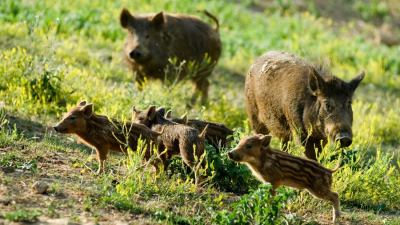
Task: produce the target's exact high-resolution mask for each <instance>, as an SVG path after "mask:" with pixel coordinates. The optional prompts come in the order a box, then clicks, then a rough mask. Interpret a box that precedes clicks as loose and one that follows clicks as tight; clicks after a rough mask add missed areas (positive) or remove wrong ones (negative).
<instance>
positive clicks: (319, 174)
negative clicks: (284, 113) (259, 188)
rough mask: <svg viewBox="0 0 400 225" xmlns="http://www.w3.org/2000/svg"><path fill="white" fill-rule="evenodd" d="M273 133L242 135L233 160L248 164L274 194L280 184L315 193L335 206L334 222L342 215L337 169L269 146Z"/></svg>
mask: <svg viewBox="0 0 400 225" xmlns="http://www.w3.org/2000/svg"><path fill="white" fill-rule="evenodd" d="M270 141H271V136H269V135H261V134H257V135H252V136H249V137H246V138H243V139H242V140H241V141H240V142H239V144H238V146H237V147H236V148H235V149H233V150H232V151H230V152H229V153H228V156H229V158H230V159H232V160H234V161H236V162H240V163H245V164H246V165H247V166H248V167H249V168H250V169H251V171H252V172H253V174H254V175H255V176H256V177H257V178H258V179H259V180H260V181H262V182H269V183H271V184H272V194H273V195H274V194H275V189H276V188H278V187H279V186H281V185H286V186H289V187H293V188H298V189H306V190H308V191H309V192H310V193H311V194H313V195H314V196H316V197H318V198H321V199H324V200H327V201H329V202H330V203H331V204H332V205H333V222H335V221H336V218H338V217H339V216H340V208H339V196H338V194H337V193H336V192H333V191H331V185H332V173H333V172H335V171H336V170H337V169H338V168H339V165H340V160H339V162H338V165H337V167H336V168H335V169H333V170H330V169H327V168H325V167H323V166H322V165H321V164H319V163H318V162H316V161H314V160H309V159H305V158H300V157H296V156H293V155H290V154H288V153H286V152H283V151H279V150H277V149H273V148H271V147H270Z"/></svg>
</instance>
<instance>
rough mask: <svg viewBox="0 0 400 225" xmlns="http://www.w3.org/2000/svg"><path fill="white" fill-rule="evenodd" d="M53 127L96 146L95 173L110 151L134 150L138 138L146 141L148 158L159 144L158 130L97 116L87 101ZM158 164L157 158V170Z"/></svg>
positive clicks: (99, 171)
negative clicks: (96, 164)
mask: <svg viewBox="0 0 400 225" xmlns="http://www.w3.org/2000/svg"><path fill="white" fill-rule="evenodd" d="M54 129H55V130H56V131H57V132H59V133H67V134H76V135H77V136H78V137H79V138H80V139H81V140H82V142H83V143H85V144H86V145H89V146H92V147H94V148H95V149H96V153H97V160H98V162H99V169H98V171H97V173H101V172H103V171H104V168H105V160H106V159H107V154H108V151H109V150H112V151H117V152H126V150H127V148H128V147H129V148H130V149H132V150H133V151H136V150H137V147H138V140H139V139H140V138H141V139H142V140H143V141H144V144H145V146H144V147H145V159H146V160H148V159H149V158H150V157H151V154H152V151H153V148H154V147H156V148H157V147H160V148H161V147H162V146H160V144H159V143H160V141H159V139H158V138H159V136H160V134H161V133H159V132H155V131H152V130H151V129H149V128H148V127H146V126H144V125H142V124H135V123H130V122H129V123H121V122H118V121H116V120H112V119H109V118H108V117H106V116H102V115H96V114H95V113H94V112H93V104H87V103H86V101H83V102H81V103H79V104H78V105H77V106H76V107H74V108H73V109H71V110H70V111H69V112H68V113H66V115H65V116H64V118H63V119H62V120H61V121H60V122H59V123H58V124H57V125H56V126H54ZM159 163H160V160H158V159H156V160H154V166H156V169H158V167H159V166H161V165H158V164H159Z"/></svg>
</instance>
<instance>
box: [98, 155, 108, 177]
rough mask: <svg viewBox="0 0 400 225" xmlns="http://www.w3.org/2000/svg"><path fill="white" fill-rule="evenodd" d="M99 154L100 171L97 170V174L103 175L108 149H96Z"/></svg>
mask: <svg viewBox="0 0 400 225" xmlns="http://www.w3.org/2000/svg"><path fill="white" fill-rule="evenodd" d="M96 153H97V161H98V162H99V169H98V170H97V172H96V173H97V174H101V173H103V172H104V169H105V164H106V159H107V154H108V149H96Z"/></svg>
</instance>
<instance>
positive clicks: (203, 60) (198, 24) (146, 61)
mask: <svg viewBox="0 0 400 225" xmlns="http://www.w3.org/2000/svg"><path fill="white" fill-rule="evenodd" d="M205 14H206V15H207V16H208V17H210V18H211V19H213V20H214V21H215V23H216V28H212V27H211V26H210V25H208V24H206V23H205V22H203V21H201V20H200V19H199V18H196V17H193V16H189V15H183V14H169V13H164V12H159V13H153V14H146V15H132V14H131V13H130V12H129V11H128V10H127V9H122V11H121V14H120V23H121V26H122V27H123V28H125V29H126V30H127V31H128V36H127V40H126V43H125V45H124V55H125V59H126V61H127V62H128V65H129V66H130V68H131V69H132V71H133V72H134V73H135V74H136V84H137V85H138V88H139V89H141V87H142V85H143V82H144V81H145V78H154V79H161V80H164V79H165V80H168V81H179V80H182V79H184V78H185V77H188V76H189V77H188V78H190V79H191V80H192V81H193V83H194V84H195V89H196V91H198V92H200V93H201V94H202V101H203V103H204V102H205V100H206V99H207V93H208V86H209V81H208V80H207V77H208V76H210V75H211V72H212V70H213V69H214V67H215V65H216V64H217V61H218V59H219V57H220V55H221V40H220V37H219V32H218V28H219V22H218V19H217V18H216V17H215V16H213V15H212V14H210V13H208V12H206V11H205ZM172 59H176V60H177V62H176V63H175V64H177V65H181V64H183V67H182V68H181V69H178V70H177V71H168V69H170V68H172V67H174V66H176V65H172V64H171V60H172ZM189 67H191V68H189ZM193 70H195V71H193ZM196 93H197V92H196ZM194 98H196V96H194Z"/></svg>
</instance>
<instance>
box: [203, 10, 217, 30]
mask: <svg viewBox="0 0 400 225" xmlns="http://www.w3.org/2000/svg"><path fill="white" fill-rule="evenodd" d="M203 13H204V14H205V15H206V16H208V17H210V18H211V19H212V20H214V22H215V24H216V25H217V26H216V27H215V31H217V32H218V31H219V20H218V19H217V17H216V16H214V15H213V14H211V13H210V12H208V11H207V10H203Z"/></svg>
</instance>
